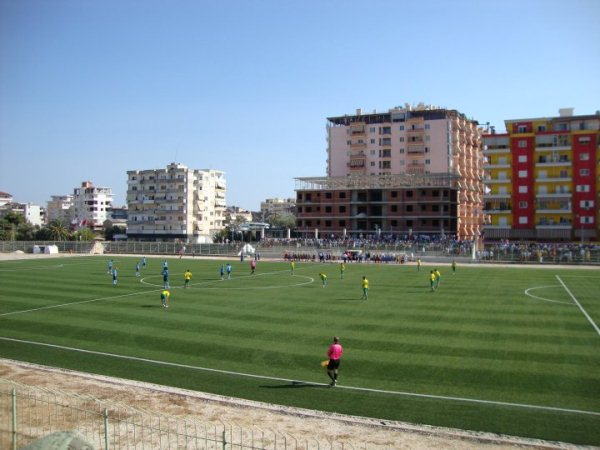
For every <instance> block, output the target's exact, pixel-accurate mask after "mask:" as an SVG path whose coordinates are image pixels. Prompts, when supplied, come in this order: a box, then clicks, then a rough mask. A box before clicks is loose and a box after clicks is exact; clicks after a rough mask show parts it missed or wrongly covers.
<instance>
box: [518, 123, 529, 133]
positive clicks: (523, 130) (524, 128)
mask: <svg viewBox="0 0 600 450" xmlns="http://www.w3.org/2000/svg"><path fill="white" fill-rule="evenodd" d="M517 133H527V125H519V127H518V128H517Z"/></svg>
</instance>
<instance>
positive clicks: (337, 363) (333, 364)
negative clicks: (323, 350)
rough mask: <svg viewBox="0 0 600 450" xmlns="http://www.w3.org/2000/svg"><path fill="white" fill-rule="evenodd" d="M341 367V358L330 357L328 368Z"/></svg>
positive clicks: (335, 368)
mask: <svg viewBox="0 0 600 450" xmlns="http://www.w3.org/2000/svg"><path fill="white" fill-rule="evenodd" d="M339 368H340V360H339V359H330V360H329V362H328V363H327V370H337V369H339Z"/></svg>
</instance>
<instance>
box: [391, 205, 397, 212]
mask: <svg viewBox="0 0 600 450" xmlns="http://www.w3.org/2000/svg"><path fill="white" fill-rule="evenodd" d="M390 211H391V212H398V205H391V206H390Z"/></svg>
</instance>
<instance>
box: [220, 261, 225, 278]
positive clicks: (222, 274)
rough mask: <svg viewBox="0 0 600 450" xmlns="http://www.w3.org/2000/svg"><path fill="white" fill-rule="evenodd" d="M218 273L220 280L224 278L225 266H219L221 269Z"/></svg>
mask: <svg viewBox="0 0 600 450" xmlns="http://www.w3.org/2000/svg"><path fill="white" fill-rule="evenodd" d="M219 273H220V274H221V280H222V279H223V278H225V264H221V269H220V271H219Z"/></svg>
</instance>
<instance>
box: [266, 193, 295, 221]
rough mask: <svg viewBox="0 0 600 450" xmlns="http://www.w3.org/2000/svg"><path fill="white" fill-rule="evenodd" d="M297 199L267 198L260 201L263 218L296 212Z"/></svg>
mask: <svg viewBox="0 0 600 450" xmlns="http://www.w3.org/2000/svg"><path fill="white" fill-rule="evenodd" d="M295 210H296V199H294V198H267V199H265V201H264V202H260V212H261V214H262V216H263V219H266V218H267V217H269V216H272V215H274V214H294V213H295Z"/></svg>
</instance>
